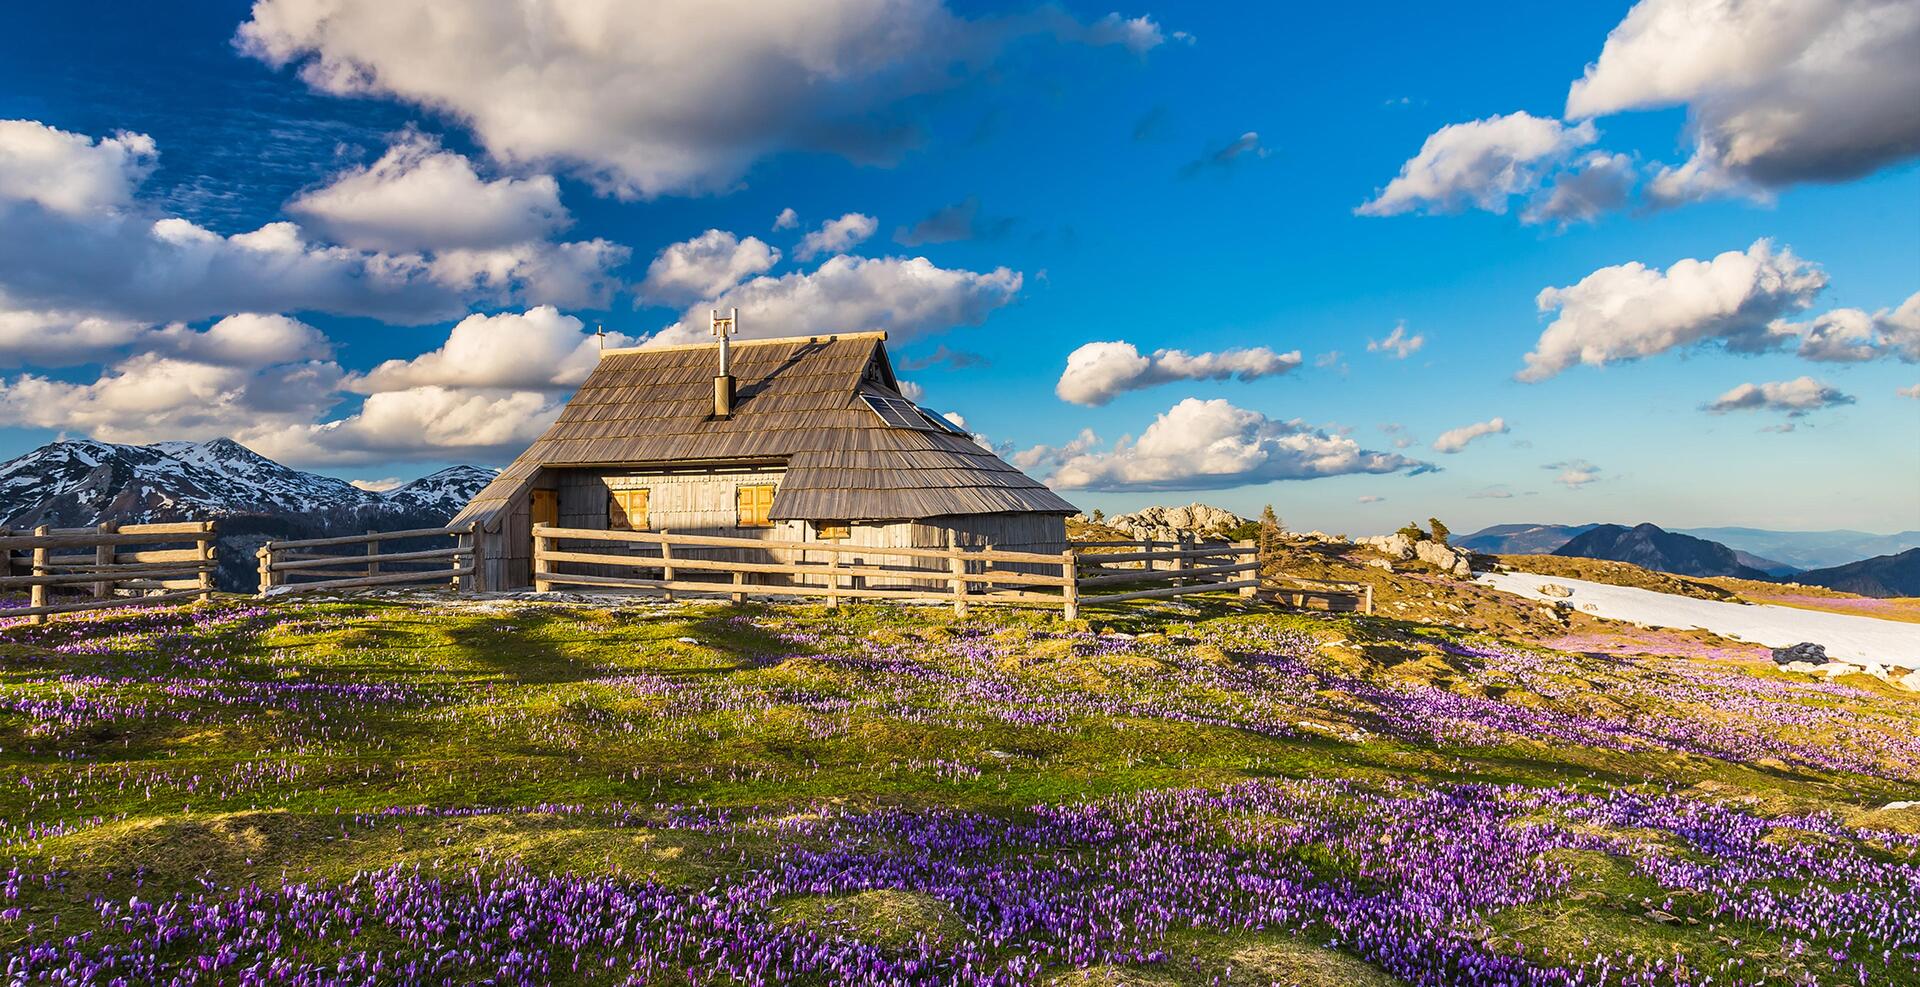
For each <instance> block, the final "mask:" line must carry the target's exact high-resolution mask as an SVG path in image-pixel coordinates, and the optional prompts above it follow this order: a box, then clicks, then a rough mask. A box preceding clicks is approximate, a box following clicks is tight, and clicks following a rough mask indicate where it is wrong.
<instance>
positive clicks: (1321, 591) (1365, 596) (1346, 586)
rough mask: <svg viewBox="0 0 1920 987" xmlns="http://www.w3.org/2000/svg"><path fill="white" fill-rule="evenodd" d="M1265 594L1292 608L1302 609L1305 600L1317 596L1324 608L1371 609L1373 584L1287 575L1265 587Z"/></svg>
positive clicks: (1364, 610)
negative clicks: (1277, 582)
mask: <svg viewBox="0 0 1920 987" xmlns="http://www.w3.org/2000/svg"><path fill="white" fill-rule="evenodd" d="M1268 595H1270V596H1272V597H1273V598H1274V599H1275V600H1277V601H1281V602H1285V603H1287V604H1288V605H1290V606H1292V607H1293V608H1294V609H1295V610H1305V609H1307V603H1308V601H1311V600H1318V601H1320V603H1321V606H1323V607H1324V608H1325V609H1327V610H1345V611H1351V612H1353V613H1360V614H1371V613H1373V586H1372V585H1370V584H1368V583H1338V582H1328V581H1325V580H1319V579H1299V578H1294V577H1287V578H1286V579H1285V580H1284V581H1283V582H1282V583H1280V584H1279V585H1276V586H1274V587H1272V588H1271V589H1270V590H1268Z"/></svg>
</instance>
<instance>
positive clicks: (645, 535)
mask: <svg viewBox="0 0 1920 987" xmlns="http://www.w3.org/2000/svg"><path fill="white" fill-rule="evenodd" d="M1127 544H1128V545H1138V544H1140V543H1137V542H1134V543H1127ZM533 546H534V547H533V569H534V572H533V580H534V589H535V591H537V592H543V593H544V592H550V591H552V590H553V588H554V587H556V586H581V587H588V588H601V589H623V590H652V591H656V592H659V593H661V594H662V595H663V596H664V597H666V598H667V599H672V598H673V597H674V595H675V594H681V595H690V596H691V595H720V596H726V597H728V598H730V599H732V600H734V601H736V602H738V601H741V600H744V599H745V598H746V597H747V596H748V595H763V596H812V597H824V598H825V599H826V601H827V604H828V605H829V606H837V605H838V604H839V602H840V601H841V600H843V599H850V600H918V601H929V600H933V601H950V602H951V603H952V605H953V609H954V612H955V613H958V614H965V613H966V612H967V608H968V606H969V605H970V604H973V603H1013V604H1025V605H1031V606H1044V607H1060V608H1062V610H1063V612H1064V614H1065V616H1066V618H1067V619H1068V620H1072V619H1075V618H1076V617H1078V616H1079V612H1080V607H1081V606H1083V605H1097V604H1105V603H1121V602H1125V601H1128V600H1143V599H1157V598H1164V597H1174V596H1185V595H1188V594H1193V593H1212V592H1219V591H1222V590H1238V591H1240V594H1241V595H1242V596H1251V595H1252V594H1253V590H1254V589H1255V587H1257V586H1258V585H1259V577H1258V572H1257V570H1258V568H1259V563H1258V560H1257V559H1256V558H1255V557H1254V556H1255V555H1256V550H1255V549H1254V547H1253V545H1252V544H1251V543H1248V542H1241V543H1236V544H1233V545H1214V546H1205V547H1186V548H1174V549H1170V550H1167V551H1158V550H1154V549H1153V548H1149V549H1148V550H1146V551H1144V552H1135V553H1125V552H1119V553H1116V552H1108V553H1104V554H1092V555H1089V554H1083V553H1082V551H1081V548H1082V547H1084V546H1076V547H1074V548H1070V549H1068V550H1067V551H1065V552H1062V553H1060V554H1058V555H1054V554H1048V553H1040V552H1013V551H1005V550H1001V549H995V548H993V547H992V546H984V547H980V548H970V547H966V546H963V545H958V544H956V543H955V542H954V540H953V538H952V537H951V536H949V538H948V543H947V547H946V548H891V547H874V546H866V545H844V544H839V543H836V542H798V541H774V540H767V539H758V538H730V537H724V536H715V535H678V534H674V533H672V532H670V531H605V530H600V529H590V528H560V527H554V526H551V525H545V524H539V525H535V526H534V529H533ZM1123 547H1124V546H1123ZM775 552H778V553H781V554H784V555H787V556H788V557H789V558H788V560H787V561H766V562H756V561H746V560H743V559H741V558H738V557H737V556H740V555H743V554H745V555H752V554H756V553H764V554H768V555H771V554H772V553H775ZM723 553H724V555H725V556H728V557H722V555H723ZM882 560H886V561H882ZM899 560H903V561H899ZM1132 563H1139V564H1140V565H1139V566H1137V567H1133V568H1118V566H1126V565H1129V564H1132ZM1161 563H1165V565H1164V566H1162V565H1161ZM1196 563H1200V564H1196ZM569 566H593V567H598V568H601V569H603V570H605V569H613V570H638V571H639V573H640V574H639V575H630V574H621V575H608V574H606V573H605V572H598V573H589V572H576V571H568V569H567V568H564V567H569ZM1083 570H1085V571H1083ZM648 573H657V575H647V574H648ZM1236 575H1238V576H1241V577H1243V578H1238V579H1235V578H1232V577H1233V576H1236ZM1155 582H1167V583H1170V585H1167V586H1151V585H1149V584H1152V583H1155ZM1089 587H1093V588H1098V589H1101V590H1112V589H1119V590H1121V591H1120V592H1108V593H1103V594H1100V595H1092V596H1089V595H1086V593H1085V590H1086V589H1087V588H1089Z"/></svg>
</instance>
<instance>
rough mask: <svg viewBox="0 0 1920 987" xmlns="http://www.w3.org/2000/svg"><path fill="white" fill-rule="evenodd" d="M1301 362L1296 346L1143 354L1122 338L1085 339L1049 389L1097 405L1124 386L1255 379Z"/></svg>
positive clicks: (1124, 389) (1121, 391) (1126, 388)
mask: <svg viewBox="0 0 1920 987" xmlns="http://www.w3.org/2000/svg"><path fill="white" fill-rule="evenodd" d="M1298 366H1300V351H1299V350H1293V351H1291V352H1288V353H1277V352H1275V351H1273V350H1271V349H1268V348H1267V347H1265V346H1254V347H1249V348H1246V349H1230V350H1223V351H1221V352H1218V353H1188V352H1186V351H1185V350H1155V351H1153V353H1152V354H1150V355H1147V354H1142V353H1141V352H1140V351H1139V350H1138V349H1137V348H1135V347H1134V345H1133V344H1132V343H1128V342H1124V341H1113V342H1099V343H1088V344H1086V345H1084V346H1081V347H1080V348H1079V349H1076V350H1074V351H1073V352H1072V353H1071V354H1069V355H1068V356H1067V368H1066V370H1065V371H1064V372H1063V373H1061V375H1060V382H1059V383H1058V384H1056V385H1054V393H1055V394H1057V395H1059V396H1060V399H1061V400H1063V401H1071V402H1073V403H1074V404H1084V405H1102V404H1106V403H1107V402H1109V401H1112V400H1113V399H1114V398H1116V397H1119V396H1120V395H1121V394H1124V393H1126V392H1128V391H1137V390H1141V389H1143V388H1148V387H1154V386H1156V385H1159V384H1167V383H1171V382H1173V381H1179V380H1226V379H1228V378H1230V377H1235V378H1238V379H1240V380H1243V381H1245V380H1258V379H1259V378H1261V377H1271V376H1273V375H1275V374H1283V373H1286V372H1287V371H1289V370H1292V369H1294V368H1295V367H1298Z"/></svg>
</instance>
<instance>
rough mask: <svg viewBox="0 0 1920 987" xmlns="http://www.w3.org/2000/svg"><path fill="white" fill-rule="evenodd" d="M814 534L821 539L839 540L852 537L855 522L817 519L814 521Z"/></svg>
mask: <svg viewBox="0 0 1920 987" xmlns="http://www.w3.org/2000/svg"><path fill="white" fill-rule="evenodd" d="M813 534H814V537H816V538H818V539H820V540H821V541H839V540H841V539H843V538H852V537H853V522H851V521H815V522H813Z"/></svg>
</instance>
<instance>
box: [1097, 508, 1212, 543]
mask: <svg viewBox="0 0 1920 987" xmlns="http://www.w3.org/2000/svg"><path fill="white" fill-rule="evenodd" d="M1083 520H1084V519H1083ZM1101 523H1102V524H1105V525H1106V526H1107V527H1109V528H1118V529H1120V530H1121V531H1124V532H1126V533H1127V534H1129V535H1132V536H1133V537H1135V538H1151V539H1153V540H1155V541H1174V540H1177V539H1178V538H1179V537H1180V536H1181V535H1183V534H1184V535H1196V536H1199V537H1203V538H1220V537H1224V536H1225V535H1226V534H1227V533H1228V532H1230V531H1232V530H1233V529H1235V528H1238V527H1240V526H1241V525H1243V524H1246V523H1247V519H1246V518H1243V517H1241V516H1240V515H1238V514H1235V513H1233V512H1232V511H1228V510H1223V509H1221V508H1218V507H1212V506H1209V505H1207V504H1188V505H1187V506H1185V507H1148V508H1144V509H1142V510H1138V511H1134V512H1133V513H1131V514H1119V515H1115V516H1113V517H1109V518H1107V519H1105V520H1104V521H1102V522H1101Z"/></svg>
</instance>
